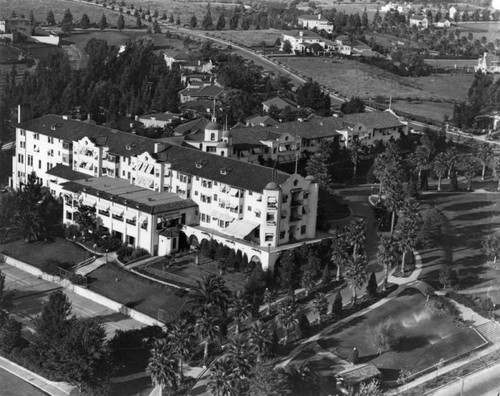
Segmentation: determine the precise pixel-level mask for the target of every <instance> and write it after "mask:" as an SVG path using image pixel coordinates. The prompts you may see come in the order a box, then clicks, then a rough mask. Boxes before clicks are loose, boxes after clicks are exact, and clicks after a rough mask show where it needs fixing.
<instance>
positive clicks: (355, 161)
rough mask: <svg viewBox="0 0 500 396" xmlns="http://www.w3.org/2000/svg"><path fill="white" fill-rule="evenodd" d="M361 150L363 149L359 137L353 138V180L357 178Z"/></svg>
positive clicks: (351, 150) (351, 154)
mask: <svg viewBox="0 0 500 396" xmlns="http://www.w3.org/2000/svg"><path fill="white" fill-rule="evenodd" d="M360 151H361V142H360V141H359V140H358V139H353V140H352V143H351V147H350V149H349V154H350V156H351V162H352V164H353V170H352V180H355V179H356V173H357V170H358V162H359V155H360Z"/></svg>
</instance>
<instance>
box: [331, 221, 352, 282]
mask: <svg viewBox="0 0 500 396" xmlns="http://www.w3.org/2000/svg"><path fill="white" fill-rule="evenodd" d="M347 251H348V242H347V235H346V233H341V232H338V231H337V232H336V233H335V235H334V236H333V238H332V256H331V261H332V263H333V264H334V265H335V266H336V267H337V281H339V280H340V277H341V276H342V268H343V267H344V264H345V262H346V260H347Z"/></svg>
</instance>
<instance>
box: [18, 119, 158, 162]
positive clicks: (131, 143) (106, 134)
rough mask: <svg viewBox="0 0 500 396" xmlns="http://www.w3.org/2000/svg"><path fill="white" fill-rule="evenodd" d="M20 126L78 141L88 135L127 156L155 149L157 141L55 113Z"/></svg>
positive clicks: (94, 140)
mask: <svg viewBox="0 0 500 396" xmlns="http://www.w3.org/2000/svg"><path fill="white" fill-rule="evenodd" d="M18 127H19V128H22V129H26V130H28V131H32V132H38V133H41V134H43V135H46V136H51V137H53V138H56V139H62V140H65V141H76V140H80V139H82V138H83V137H85V136H87V137H88V138H89V139H90V140H92V141H93V142H94V143H95V144H97V145H98V146H99V145H101V146H107V147H109V152H110V153H111V154H116V155H123V156H125V157H130V156H133V155H137V154H140V153H143V152H144V151H148V152H153V151H154V143H155V141H154V140H153V139H149V138H147V137H144V136H139V135H133V134H131V133H127V132H121V131H117V130H115V129H111V128H108V127H104V126H99V125H95V124H92V123H87V122H84V121H76V120H72V119H65V118H63V117H61V116H58V115H54V114H49V115H45V116H42V117H40V118H35V119H33V120H29V121H25V122H22V123H21V124H19V125H18Z"/></svg>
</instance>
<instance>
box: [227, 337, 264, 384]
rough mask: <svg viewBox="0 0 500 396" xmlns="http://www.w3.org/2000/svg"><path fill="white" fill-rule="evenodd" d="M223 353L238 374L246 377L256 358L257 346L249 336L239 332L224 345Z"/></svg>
mask: <svg viewBox="0 0 500 396" xmlns="http://www.w3.org/2000/svg"><path fill="white" fill-rule="evenodd" d="M224 355H225V356H226V357H227V358H228V359H229V360H230V361H231V362H232V363H233V364H234V366H235V367H236V368H237V369H238V371H239V373H240V376H242V377H248V375H249V374H250V372H251V371H252V367H253V366H254V364H255V361H256V360H257V346H256V345H255V343H254V342H253V339H252V338H251V337H248V336H246V335H242V334H239V335H237V336H235V337H233V338H231V340H230V341H229V343H228V344H227V345H225V353H224Z"/></svg>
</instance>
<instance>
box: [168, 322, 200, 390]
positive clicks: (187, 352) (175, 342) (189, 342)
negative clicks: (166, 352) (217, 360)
mask: <svg viewBox="0 0 500 396" xmlns="http://www.w3.org/2000/svg"><path fill="white" fill-rule="evenodd" d="M192 330H193V329H192V327H191V325H190V324H189V322H188V321H187V320H186V319H182V318H181V319H178V320H176V321H175V322H173V323H171V324H170V325H169V326H168V328H167V339H168V342H169V344H170V348H171V351H172V353H173V354H174V355H175V356H177V359H178V364H179V378H180V379H181V382H182V380H183V378H184V373H183V364H184V361H185V360H186V359H187V358H189V356H191V353H192V352H193V348H194V337H193V331H192Z"/></svg>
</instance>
